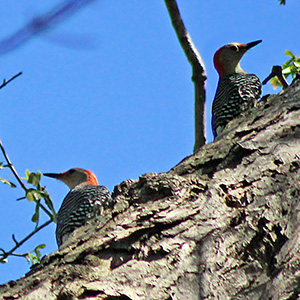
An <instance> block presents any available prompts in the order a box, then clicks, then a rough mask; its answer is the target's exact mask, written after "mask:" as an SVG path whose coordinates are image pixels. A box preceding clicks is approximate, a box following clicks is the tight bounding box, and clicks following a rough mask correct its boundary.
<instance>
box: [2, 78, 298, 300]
mask: <svg viewBox="0 0 300 300" xmlns="http://www.w3.org/2000/svg"><path fill="white" fill-rule="evenodd" d="M299 179H300V83H299V82H298V83H295V84H294V85H293V86H291V87H289V88H288V89H287V90H286V91H285V92H283V93H281V94H280V95H277V96H271V97H269V98H268V99H267V100H266V101H263V102H261V103H260V104H259V105H258V107H257V108H256V109H253V110H251V111H248V112H245V113H244V115H242V116H241V117H240V118H238V119H236V120H234V121H232V122H231V123H230V124H228V127H227V129H226V132H225V133H224V134H223V135H222V136H221V137H220V138H219V139H218V140H217V141H215V142H213V143H211V144H207V145H205V146H203V147H202V148H201V149H200V151H199V152H197V153H196V154H194V155H192V156H190V157H187V158H185V159H184V160H183V161H182V162H181V163H179V164H178V165H177V166H175V167H174V168H173V169H172V170H170V171H169V172H167V173H161V174H153V173H149V174H145V175H142V176H141V177H140V178H139V179H138V180H127V181H124V182H123V183H121V184H120V185H118V186H116V187H115V190H114V197H116V199H117V204H116V206H115V208H114V210H113V211H112V212H106V214H105V216H104V217H103V218H101V219H100V220H97V222H96V221H92V222H91V224H89V225H87V226H84V227H82V228H80V229H78V230H77V231H75V232H74V234H73V235H72V237H71V238H70V239H69V240H68V241H67V242H66V243H65V244H64V246H63V248H62V249H61V250H59V251H57V252H54V253H52V254H50V255H48V256H46V257H45V258H44V259H43V260H42V263H41V264H39V265H37V266H35V267H34V268H33V269H32V270H31V271H30V272H29V273H28V274H27V275H26V276H25V277H23V278H21V279H19V280H17V281H11V282H9V283H7V284H5V285H2V286H1V287H0V298H1V299H30V300H34V299H106V300H108V299H110V300H112V299H119V300H121V299H124V300H125V299H127V300H130V299H131V300H137V299H139V300H140V299H153V300H154V299H159V300H162V299H165V300H167V299H168V300H171V299H189V300H193V299H273V300H275V299H297V298H298V297H299V293H300V283H299V282H300V273H299V270H300V241H299V239H300V228H299V226H298V224H299V218H300V214H299V211H300V201H299V197H300V183H299Z"/></svg>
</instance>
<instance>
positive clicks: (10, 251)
mask: <svg viewBox="0 0 300 300" xmlns="http://www.w3.org/2000/svg"><path fill="white" fill-rule="evenodd" d="M51 222H52V219H50V220H48V221H47V222H45V223H44V224H43V225H41V226H39V227H36V228H35V229H34V230H33V231H32V232H31V233H30V234H28V235H27V236H26V237H25V238H24V239H23V240H21V241H20V242H17V241H16V239H15V237H14V235H13V240H14V242H15V244H16V245H15V246H14V247H13V248H12V249H10V250H9V251H8V252H6V251H4V250H3V249H1V251H2V252H3V254H0V256H2V257H1V258H0V262H5V259H6V258H7V257H8V256H10V255H12V254H13V252H14V251H15V250H16V249H18V248H19V247H20V246H21V245H23V244H24V243H25V242H26V241H27V240H28V239H30V238H31V237H32V236H33V235H34V234H36V233H37V232H38V231H40V230H41V229H43V228H44V227H46V226H48V225H49V224H50V223H51ZM13 255H14V256H16V254H13Z"/></svg>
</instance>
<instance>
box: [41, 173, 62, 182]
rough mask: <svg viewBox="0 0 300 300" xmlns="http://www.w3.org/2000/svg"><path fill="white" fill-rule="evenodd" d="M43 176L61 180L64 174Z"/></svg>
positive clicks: (45, 174) (46, 174)
mask: <svg viewBox="0 0 300 300" xmlns="http://www.w3.org/2000/svg"><path fill="white" fill-rule="evenodd" d="M43 175H44V176H47V177H51V178H55V179H59V180H61V178H62V177H63V176H64V173H43Z"/></svg>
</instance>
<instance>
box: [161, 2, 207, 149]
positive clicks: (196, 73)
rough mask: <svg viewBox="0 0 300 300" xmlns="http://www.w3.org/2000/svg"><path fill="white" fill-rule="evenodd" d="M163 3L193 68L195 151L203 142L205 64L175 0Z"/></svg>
mask: <svg viewBox="0 0 300 300" xmlns="http://www.w3.org/2000/svg"><path fill="white" fill-rule="evenodd" d="M165 4H166V6H167V9H168V12H169V15H170V18H171V21H172V25H173V28H174V30H175V32H176V35H177V37H178V40H179V42H180V44H181V47H182V49H183V51H184V53H185V55H186V57H187V59H188V61H189V63H190V64H191V66H192V68H193V76H192V80H193V81H194V85H195V145H194V153H195V152H197V151H198V150H199V149H200V148H201V147H202V146H203V145H204V144H205V80H206V72H205V66H204V62H203V60H202V58H201V56H200V54H199V52H198V50H197V48H196V46H195V45H194V43H193V41H192V38H191V36H190V35H189V33H188V32H187V30H186V28H185V25H184V23H183V21H182V18H181V15H180V12H179V9H178V6H177V3H176V0H165Z"/></svg>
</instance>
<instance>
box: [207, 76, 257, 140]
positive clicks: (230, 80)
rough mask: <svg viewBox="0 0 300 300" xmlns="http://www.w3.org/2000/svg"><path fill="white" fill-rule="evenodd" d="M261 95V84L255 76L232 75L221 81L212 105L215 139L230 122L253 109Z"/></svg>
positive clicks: (222, 78)
mask: <svg viewBox="0 0 300 300" xmlns="http://www.w3.org/2000/svg"><path fill="white" fill-rule="evenodd" d="M260 94H261V82H260V80H259V78H258V77H257V76H256V75H254V74H242V73H237V74H232V75H230V76H227V77H221V78H220V79H219V83H218V88H217V92H216V96H215V99H214V101H213V105H212V127H213V133H214V136H215V138H216V137H217V136H218V135H219V134H220V133H221V132H222V131H223V129H224V127H225V126H226V125H227V123H228V122H229V121H231V120H232V119H234V118H236V117H238V116H239V115H240V113H241V112H242V111H243V110H245V109H248V108H250V107H253V106H254V105H255V104H256V102H257V100H258V99H259V97H260Z"/></svg>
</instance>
